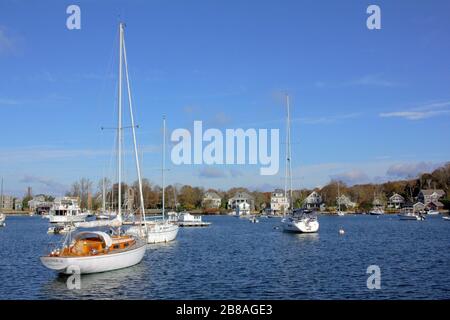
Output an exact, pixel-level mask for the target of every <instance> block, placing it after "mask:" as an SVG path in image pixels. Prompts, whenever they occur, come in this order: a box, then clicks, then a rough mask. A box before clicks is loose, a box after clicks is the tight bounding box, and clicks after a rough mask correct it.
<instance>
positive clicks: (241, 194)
mask: <svg viewBox="0 0 450 320" xmlns="http://www.w3.org/2000/svg"><path fill="white" fill-rule="evenodd" d="M242 198H244V199H253V197H252V196H251V195H249V194H248V193H247V192H245V191H240V192H236V194H235V195H234V197H233V198H231V199H242ZM231 199H230V200H231Z"/></svg>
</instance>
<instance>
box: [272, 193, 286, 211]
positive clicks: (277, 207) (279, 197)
mask: <svg viewBox="0 0 450 320" xmlns="http://www.w3.org/2000/svg"><path fill="white" fill-rule="evenodd" d="M270 210H271V211H272V212H273V213H282V212H284V210H289V199H288V198H287V197H285V196H284V191H283V190H281V189H276V190H275V191H274V192H272V195H271V197H270Z"/></svg>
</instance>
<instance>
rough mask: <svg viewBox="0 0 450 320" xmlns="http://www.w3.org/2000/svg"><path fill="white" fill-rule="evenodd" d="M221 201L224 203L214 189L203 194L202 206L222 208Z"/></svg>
mask: <svg viewBox="0 0 450 320" xmlns="http://www.w3.org/2000/svg"><path fill="white" fill-rule="evenodd" d="M221 203H222V199H221V198H220V196H219V195H218V194H217V193H215V192H213V191H208V192H206V193H205V195H204V196H203V200H202V207H204V208H216V209H217V208H220V205H221Z"/></svg>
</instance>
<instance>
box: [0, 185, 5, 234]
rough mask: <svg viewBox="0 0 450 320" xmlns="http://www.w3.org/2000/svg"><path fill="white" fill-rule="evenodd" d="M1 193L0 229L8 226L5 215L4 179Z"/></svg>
mask: <svg viewBox="0 0 450 320" xmlns="http://www.w3.org/2000/svg"><path fill="white" fill-rule="evenodd" d="M1 189H2V190H1V193H0V227H4V226H6V222H5V221H6V215H5V214H4V213H3V178H2V186H1Z"/></svg>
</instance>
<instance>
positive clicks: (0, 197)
mask: <svg viewBox="0 0 450 320" xmlns="http://www.w3.org/2000/svg"><path fill="white" fill-rule="evenodd" d="M0 212H3V177H2V190H1V193H0Z"/></svg>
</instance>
